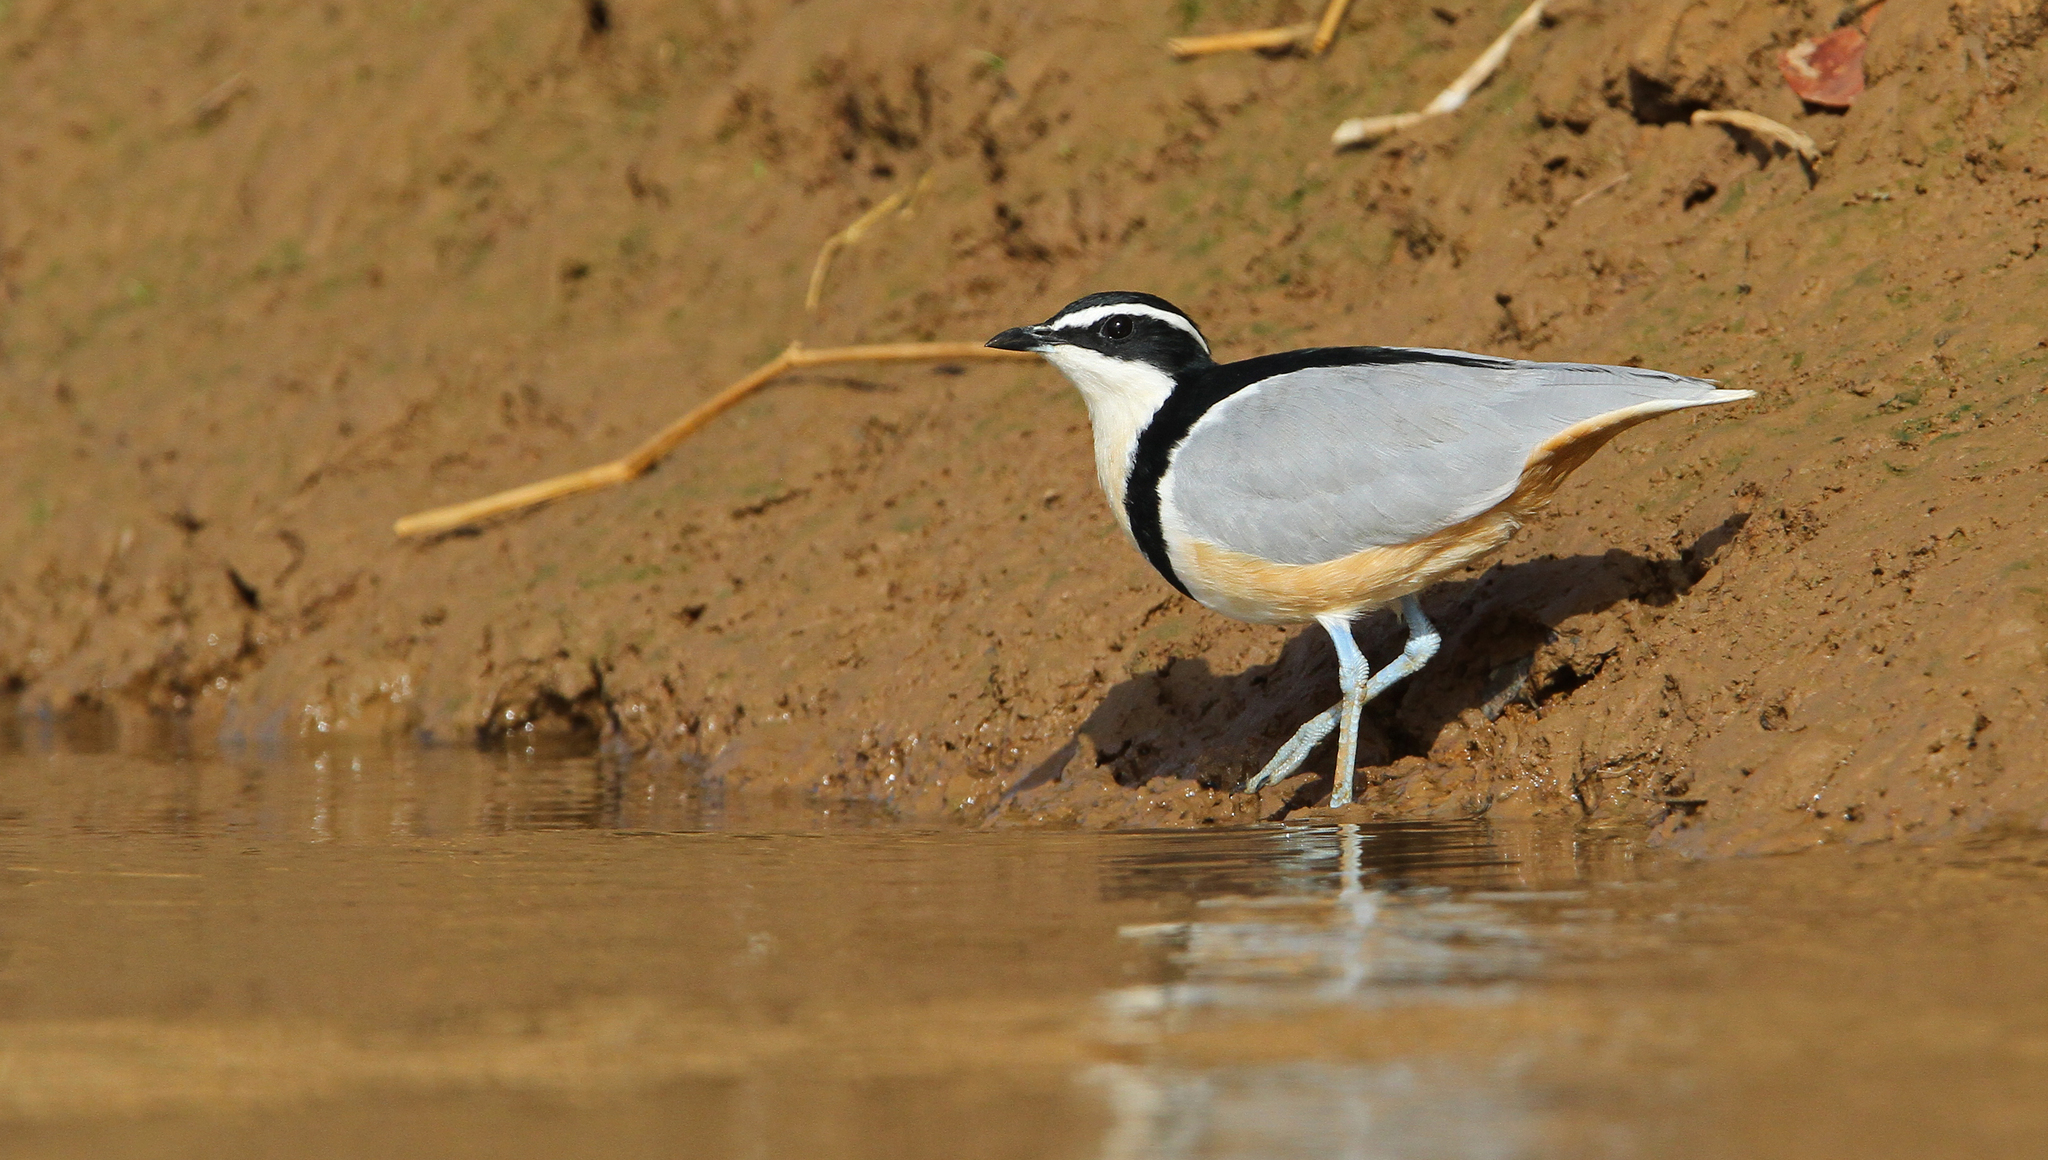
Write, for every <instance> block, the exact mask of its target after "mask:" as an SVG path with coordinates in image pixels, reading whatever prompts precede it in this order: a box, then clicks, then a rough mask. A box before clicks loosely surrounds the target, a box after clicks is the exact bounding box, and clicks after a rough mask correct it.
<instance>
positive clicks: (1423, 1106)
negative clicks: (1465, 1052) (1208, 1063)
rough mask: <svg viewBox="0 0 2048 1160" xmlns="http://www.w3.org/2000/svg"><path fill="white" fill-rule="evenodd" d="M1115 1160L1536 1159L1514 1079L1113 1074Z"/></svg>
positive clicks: (1106, 1072)
mask: <svg viewBox="0 0 2048 1160" xmlns="http://www.w3.org/2000/svg"><path fill="white" fill-rule="evenodd" d="M1087 1079H1088V1080H1089V1081H1090V1082H1092V1083H1093V1084H1095V1085H1097V1086H1098V1087H1100V1088H1101V1089H1102V1091H1103V1093H1104V1095H1105V1096H1106V1097H1107V1099H1108V1101H1109V1105H1110V1109H1111V1112H1112V1115H1113V1116H1114V1122H1113V1124H1112V1125H1111V1127H1110V1130H1109V1132H1108V1134H1107V1135H1106V1136H1105V1138H1104V1140H1103V1147H1102V1153H1101V1155H1102V1158H1103V1160H1195V1158H1197V1157H1199V1158H1202V1160H1212V1158H1214V1160H1221V1158H1224V1157H1246V1158H1257V1160H1295V1158H1296V1157H1299V1158H1300V1160H1380V1158H1382V1157H1385V1158H1387V1160H1394V1158H1397V1157H1398V1158H1399V1160H1433V1158H1436V1157H1445V1158H1451V1157H1456V1158H1459V1160H1494V1158H1496V1157H1498V1158H1501V1160H1506V1158H1508V1157H1514V1156H1522V1155H1526V1154H1527V1150H1528V1136H1529V1132H1528V1125H1527V1123H1526V1122H1525V1120H1524V1116H1525V1114H1526V1109H1525V1108H1524V1107H1522V1106H1521V1104H1522V1103H1523V1100H1522V1097H1521V1096H1520V1095H1519V1094H1518V1093H1517V1091H1516V1090H1515V1087H1514V1083H1513V1077H1511V1076H1476V1075H1473V1074H1470V1073H1461V1072H1455V1071H1451V1070H1450V1069H1447V1068H1441V1067H1439V1068H1430V1067H1427V1066H1426V1065H1417V1064H1406V1063H1400V1064H1384V1065H1372V1064H1356V1063H1300V1062H1296V1063H1275V1064H1268V1065H1265V1066H1261V1067H1230V1066H1223V1067H1212V1068H1207V1069H1202V1070H1193V1069H1186V1068H1172V1067H1136V1066H1132V1065H1129V1064H1103V1065H1101V1066H1099V1067H1096V1068H1094V1069H1092V1070H1090V1071H1089V1072H1088V1074H1087Z"/></svg>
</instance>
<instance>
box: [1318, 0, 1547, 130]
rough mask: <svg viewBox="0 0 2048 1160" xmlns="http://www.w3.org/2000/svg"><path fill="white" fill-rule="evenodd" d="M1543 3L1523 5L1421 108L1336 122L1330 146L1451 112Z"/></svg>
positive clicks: (1504, 54) (1485, 75)
mask: <svg viewBox="0 0 2048 1160" xmlns="http://www.w3.org/2000/svg"><path fill="white" fill-rule="evenodd" d="M1544 3H1545V0H1535V2H1534V3H1532V4H1530V5H1529V6H1528V7H1527V8H1524V9H1523V10H1522V14H1521V15H1520V16H1517V17H1515V22H1514V23H1513V24H1510V25H1508V27H1507V30H1506V31H1505V32H1502V33H1501V34H1500V35H1499V36H1497V37H1495V38H1494V40H1493V43H1492V44H1489V45H1487V46H1486V51H1485V52H1482V53H1480V54H1479V57H1478V59H1476V60H1474V61H1473V62H1472V63H1471V64H1470V65H1469V66H1467V67H1466V69H1465V71H1464V72H1462V73H1460V74H1458V79H1457V80H1454V81H1452V82H1451V83H1450V85H1449V86H1448V87H1447V88H1445V89H1444V91H1443V92H1440V93H1438V94H1437V95H1436V97H1435V99H1433V100H1431V101H1430V102H1429V104H1427V105H1425V106H1423V109H1422V111H1421V112H1419V113H1384V114H1381V115H1380V116H1377V117H1353V118H1351V119H1350V120H1348V121H1345V122H1344V123H1343V124H1341V125H1338V126H1337V131H1336V132H1334V133H1332V134H1330V144H1331V146H1332V147H1334V148H1337V149H1348V148H1350V147H1351V146H1353V145H1362V144H1364V143H1366V142H1367V141H1372V140H1375V139H1377V138H1380V137H1384V136H1386V135H1387V134H1389V133H1393V132H1397V131H1399V130H1401V129H1406V128H1407V127H1408V126H1410V125H1413V124H1415V123H1417V122H1418V121H1422V120H1424V119H1426V118H1429V117H1435V116H1439V115H1441V114H1444V113H1449V112H1453V111H1455V110H1457V109H1458V108H1460V107H1461V106H1463V105H1464V103H1465V102H1466V101H1467V100H1468V99H1470V97H1471V96H1472V94H1473V93H1475V92H1477V91H1479V86H1480V85H1483V84H1485V83H1486V78H1488V77H1490V76H1492V75H1493V73H1494V71H1495V70H1496V69H1498V68H1500V66H1501V62H1503V61H1505V60H1507V58H1508V49H1509V48H1511V47H1513V46H1514V43H1515V41H1517V40H1519V39H1521V37H1522V34H1523V33H1525V32H1528V31H1529V30H1530V29H1531V28H1534V27H1536V23H1537V21H1539V20H1541V19H1543V5H1544Z"/></svg>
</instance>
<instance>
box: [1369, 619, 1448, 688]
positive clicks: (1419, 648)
mask: <svg viewBox="0 0 2048 1160" xmlns="http://www.w3.org/2000/svg"><path fill="white" fill-rule="evenodd" d="M1401 619H1403V620H1405V621H1407V622H1408V643H1407V644H1406V645H1404V646H1403V647H1402V649H1401V655H1400V656H1397V657H1395V658H1394V663H1393V664H1390V665H1388V666H1387V667H1386V668H1384V669H1381V670H1380V671H1379V672H1378V673H1377V674H1376V675H1375V676H1374V677H1373V679H1372V684H1370V685H1367V686H1366V689H1365V699H1366V700H1368V701H1370V700H1372V699H1373V698H1374V697H1377V696H1379V695H1380V694H1381V693H1384V692H1386V691H1387V686H1388V685H1391V684H1393V683H1394V682H1395V681H1398V680H1401V679H1403V678H1406V677H1412V676H1414V675H1415V673H1416V671H1417V670H1419V669H1420V668H1422V666H1424V665H1426V664H1428V663H1429V659H1430V658H1431V657H1433V656H1435V655H1436V650H1437V646H1438V645H1439V644H1441V643H1443V638H1442V637H1439V636H1438V635H1437V634H1436V625H1434V624H1431V623H1430V622H1429V618H1428V617H1427V616H1424V615H1422V602H1421V601H1420V600H1417V599H1415V598H1414V597H1413V596H1403V597H1402V598H1401Z"/></svg>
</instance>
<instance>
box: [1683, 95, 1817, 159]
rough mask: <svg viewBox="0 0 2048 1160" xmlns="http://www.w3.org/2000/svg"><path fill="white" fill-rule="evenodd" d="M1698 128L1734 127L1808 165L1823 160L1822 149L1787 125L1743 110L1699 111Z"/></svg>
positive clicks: (1694, 116) (1696, 120)
mask: <svg viewBox="0 0 2048 1160" xmlns="http://www.w3.org/2000/svg"><path fill="white" fill-rule="evenodd" d="M1692 123H1693V124H1695V125H1733V126H1735V127H1736V128H1737V129H1741V130H1742V131H1743V132H1745V133H1750V134H1753V135H1755V136H1757V137H1762V138H1765V139H1767V140H1771V141H1776V142H1777V143H1778V144H1780V145H1783V146H1784V147H1785V148H1787V149H1790V150H1791V151H1792V152H1794V153H1797V154H1799V156H1800V157H1801V158H1803V159H1804V160H1805V161H1806V163H1807V164H1808V165H1812V164H1814V163H1815V162H1817V161H1819V160H1820V146H1818V145H1815V144H1814V143H1813V138H1811V137H1808V136H1807V135H1806V134H1804V133H1801V132H1800V131H1799V130H1797V129H1794V128H1791V127H1790V126H1787V125H1780V124H1779V123H1778V122H1776V121H1773V120H1771V119H1770V118H1769V117H1765V116H1761V115H1759V114H1756V113H1751V112H1748V111H1745V110H1743V109H1699V110H1696V111H1695V112H1694V113H1693V115H1692Z"/></svg>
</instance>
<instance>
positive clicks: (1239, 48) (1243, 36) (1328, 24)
mask: <svg viewBox="0 0 2048 1160" xmlns="http://www.w3.org/2000/svg"><path fill="white" fill-rule="evenodd" d="M1350 8H1351V0H1329V3H1328V4H1326V5H1324V6H1323V17H1322V19H1321V20H1318V21H1316V22H1315V23H1313V24H1285V25H1282V26H1280V27H1279V28H1257V29H1253V30H1251V31H1249V32H1219V33H1215V34H1214V35H1211V36H1176V37H1174V38H1173V39H1172V40H1169V41H1167V42H1166V51H1168V52H1170V53H1172V54H1173V55H1174V56H1176V57H1178V58H1180V59H1181V60H1186V59H1188V58H1189V57H1195V56H1210V55H1213V54H1215V53H1219V52H1274V51H1278V50H1280V49H1286V48H1293V47H1295V46H1296V45H1299V44H1301V43H1303V42H1304V41H1306V42H1307V44H1308V54H1309V55H1310V56H1321V55H1322V54H1323V53H1325V52H1327V51H1329V48H1330V42H1331V41H1334V40H1336V39H1337V30H1338V28H1340V27H1341V26H1342V25H1343V23H1344V14H1345V13H1346V12H1347V11H1349V10H1350Z"/></svg>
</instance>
